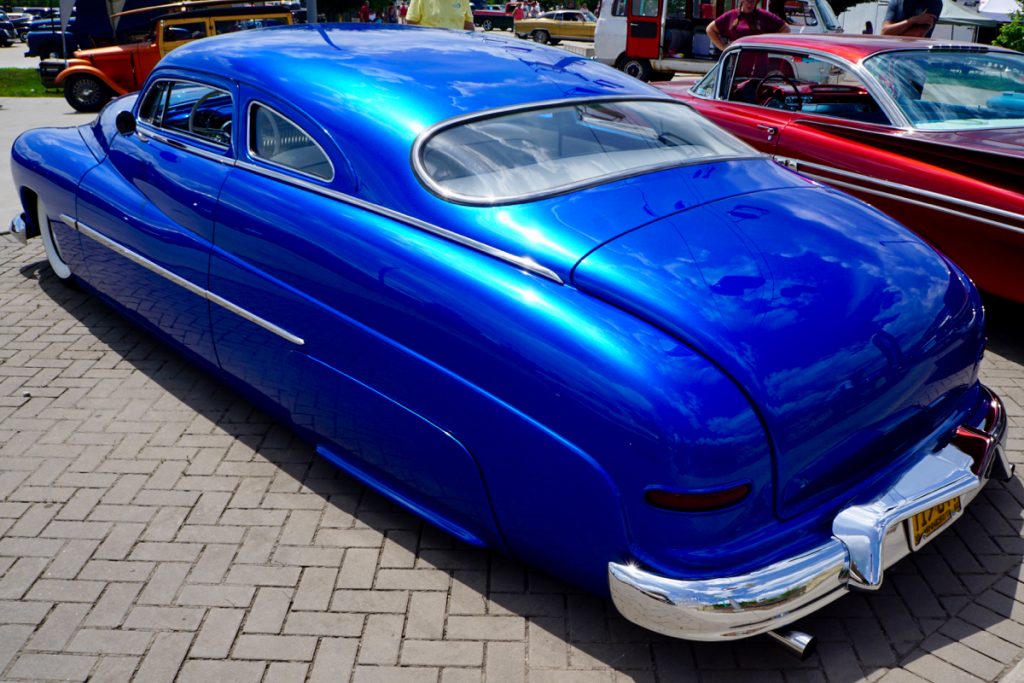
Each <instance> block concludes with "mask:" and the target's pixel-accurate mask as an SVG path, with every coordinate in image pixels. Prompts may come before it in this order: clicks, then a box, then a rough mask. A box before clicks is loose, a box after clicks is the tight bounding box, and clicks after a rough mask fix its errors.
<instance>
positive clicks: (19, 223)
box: [0, 213, 28, 246]
mask: <svg viewBox="0 0 1024 683" xmlns="http://www.w3.org/2000/svg"><path fill="white" fill-rule="evenodd" d="M27 230H28V223H27V222H26V221H25V214H23V213H19V214H18V215H17V216H15V217H14V218H12V219H11V224H10V225H9V226H7V229H6V230H4V231H3V232H2V233H0V234H3V235H7V236H8V237H10V238H11V239H13V240H16V241H17V242H18V243H19V244H21V245H22V246H25V245H26V244H28V233H27V232H26V231H27Z"/></svg>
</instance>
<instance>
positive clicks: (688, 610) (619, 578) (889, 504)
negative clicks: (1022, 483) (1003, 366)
mask: <svg viewBox="0 0 1024 683" xmlns="http://www.w3.org/2000/svg"><path fill="white" fill-rule="evenodd" d="M983 391H985V392H987V393H988V406H989V408H988V413H987V416H986V419H985V423H984V425H982V426H981V428H977V427H970V426H963V427H960V428H959V429H958V430H957V433H956V436H955V437H954V439H953V441H952V442H951V443H950V444H949V445H948V446H946V447H945V448H943V449H941V450H940V451H938V452H936V453H932V454H929V455H927V456H925V457H923V458H921V459H920V460H919V461H918V462H917V463H916V464H914V465H913V466H912V467H911V468H910V469H909V470H907V472H905V473H904V474H903V476H901V477H900V478H899V480H897V481H896V482H895V483H894V484H893V485H892V486H891V487H890V488H889V489H887V490H886V491H884V492H883V493H882V494H881V495H879V496H878V497H876V498H875V499H874V500H872V501H870V502H868V503H864V504H861V505H851V506H850V507H847V508H844V509H843V510H841V511H840V512H839V513H838V514H837V515H836V517H835V519H834V520H833V522H832V538H831V540H829V541H828V542H826V543H824V544H822V545H820V546H818V547H817V548H814V549H813V550H811V551H809V552H807V553H804V554H802V555H798V556H795V557H791V558H787V559H785V560H781V561H779V562H776V563H774V564H771V565H768V566H766V567H763V568H761V569H758V570H755V571H753V572H750V573H748V574H742V575H738V576H730V577H722V578H712V579H703V580H679V579H670V578H666V577H663V576H658V575H656V574H653V573H651V572H648V571H645V570H644V569H641V568H640V567H637V566H635V565H632V564H619V563H616V562H610V563H609V564H608V582H609V585H610V588H611V594H612V601H613V602H614V603H615V607H616V608H617V609H618V610H619V612H621V613H622V615H623V616H624V617H626V618H627V619H629V620H630V621H632V622H634V623H636V624H639V625H640V626H643V627H645V628H647V629H650V630H652V631H656V632H658V633H664V634H666V635H669V636H673V637H676V638H685V639H688V640H734V639H737V638H746V637H748V636H753V635H757V634H760V633H765V632H767V631H773V630H775V629H777V628H780V627H782V626H785V625H786V624H789V623H791V622H794V621H796V620H797V619H800V618H802V617H804V616H806V615H807V614H809V613H811V612H813V611H815V610H818V609H820V608H821V607H824V606H825V605H827V604H828V603H830V602H832V601H833V600H836V599H838V598H840V597H842V596H843V595H845V594H846V592H847V591H849V590H851V589H866V590H877V589H878V588H879V587H880V586H881V585H882V574H883V572H884V571H885V569H886V568H888V567H890V566H892V565H893V564H895V563H896V562H898V561H899V560H901V559H903V558H904V557H906V556H907V555H909V554H910V553H911V552H912V551H913V549H912V546H911V543H910V538H909V531H908V525H909V522H908V521H907V520H909V519H910V518H911V517H913V516H914V515H916V514H918V513H919V512H923V511H925V510H928V509H929V508H932V507H934V506H935V505H938V504H939V503H942V502H944V501H947V500H950V499H952V498H954V497H957V496H959V497H960V502H961V507H960V511H959V512H957V513H956V514H957V516H958V515H959V514H962V510H963V507H966V505H967V504H968V503H969V502H970V501H972V500H973V499H974V497H975V496H977V495H978V493H979V492H980V491H981V488H982V487H983V486H984V485H985V484H986V483H987V482H988V480H989V478H990V477H992V476H995V477H999V478H1001V479H1004V480H1006V479H1009V478H1010V477H1012V476H1013V465H1011V464H1010V463H1009V460H1008V459H1007V457H1006V449H1005V442H1006V413H1005V411H1004V409H1003V404H1002V401H1000V400H999V398H998V397H997V396H996V395H995V394H993V393H992V392H991V391H989V390H988V389H987V388H983ZM946 528H948V527H946ZM933 537H934V535H933V536H928V537H926V538H925V539H923V541H922V542H921V545H923V544H924V543H927V542H928V541H930V540H931V539H932V538H933ZM918 547H920V546H918Z"/></svg>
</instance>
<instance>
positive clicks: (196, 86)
mask: <svg viewBox="0 0 1024 683" xmlns="http://www.w3.org/2000/svg"><path fill="white" fill-rule="evenodd" d="M233 117H234V105H233V104H232V100H231V94H230V93H228V92H227V91H225V90H221V89H219V88H214V87H212V86H209V85H204V84H201V83H194V82H192V81H173V80H161V81H157V82H156V83H154V84H153V85H151V86H150V87H149V90H147V91H146V94H145V96H144V97H143V99H142V106H141V107H140V108H139V119H140V120H141V121H143V122H145V123H148V124H150V125H151V126H153V127H155V128H163V129H165V130H169V131H174V132H176V133H180V134H183V135H186V136H188V137H192V138H197V139H199V140H202V141H204V142H207V143H211V144H214V145H217V146H219V147H230V146H231V129H232V119H233Z"/></svg>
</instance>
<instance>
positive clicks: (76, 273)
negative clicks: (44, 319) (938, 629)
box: [11, 25, 1011, 640]
mask: <svg viewBox="0 0 1024 683" xmlns="http://www.w3.org/2000/svg"><path fill="white" fill-rule="evenodd" d="M395 31H401V34H395V33H393V32H395ZM495 74H498V75H500V77H499V78H495ZM13 175H14V179H15V182H16V184H17V191H18V193H19V196H20V198H21V202H22V205H23V209H24V213H23V214H21V215H20V216H19V217H16V218H15V220H14V221H13V222H12V227H11V231H12V232H13V233H14V234H15V235H16V236H18V237H20V238H22V239H25V238H27V237H32V236H35V235H41V237H42V240H43V243H44V245H45V249H46V254H47V258H48V259H49V262H50V264H51V266H52V267H53V271H54V273H56V275H57V276H58V277H60V278H67V279H73V280H75V281H78V282H80V283H81V284H83V285H84V286H86V287H87V288H88V289H89V290H90V291H92V292H95V294H96V295H98V296H99V297H101V298H103V299H104V300H106V301H108V302H110V303H111V304H112V305H114V306H115V307H117V308H118V309H119V310H121V311H123V312H124V313H126V314H127V315H129V316H130V317H132V318H133V319H134V320H136V321H138V322H139V323H140V324H142V325H144V326H145V327H147V328H148V329H150V330H152V331H155V332H156V333H157V334H158V335H159V336H161V337H162V338H163V339H165V340H166V341H167V342H168V343H170V344H172V345H174V346H175V347H177V348H179V349H180V350H182V351H183V352H184V353H185V354H187V355H188V356H190V357H191V358H192V359H194V361H195V362H197V363H199V364H201V365H203V366H205V367H207V368H209V369H210V370H211V371H212V372H215V373H217V374H218V375H219V376H221V377H222V378H224V379H226V380H227V381H230V382H231V383H233V384H234V385H235V386H238V387H240V388H241V389H242V390H243V391H244V392H246V394H247V395H248V396H249V397H251V398H252V399H254V400H255V401H257V402H259V403H260V404H261V405H262V406H264V407H266V408H269V409H270V410H272V411H273V412H274V413H275V414H276V415H278V416H280V417H281V418H282V419H284V420H287V421H288V422H289V423H290V424H292V425H294V427H295V428H296V429H297V430H298V432H299V433H300V434H302V435H303V436H304V437H305V438H308V439H310V440H311V441H312V442H313V443H315V444H316V448H317V451H318V452H319V453H320V454H321V455H322V456H323V457H325V458H327V459H328V460H330V461H331V462H332V463H335V464H336V465H337V466H339V467H341V468H343V469H344V470H346V471H348V472H349V473H351V474H352V475H354V476H355V477H358V478H359V479H361V480H363V481H365V482H368V483H369V484H370V485H372V486H374V487H376V488H377V489H379V490H381V491H383V492H384V493H386V494H387V495H389V496H391V497H392V498H393V499H394V500H396V501H399V502H400V503H402V504H403V505H405V506H406V507H408V508H409V509H411V510H414V511H415V512H417V513H419V514H420V515H422V516H423V517H425V518H426V519H428V520H430V521H431V522H432V523H434V524H436V525H437V526H439V527H441V528H442V529H444V530H446V531H448V532H450V533H451V534H454V535H455V536H457V537H458V538H460V539H462V540H463V541H465V542H466V543H469V544H475V545H480V546H490V547H492V548H496V549H498V550H500V551H502V552H504V553H508V554H509V555H512V556H514V557H516V558H519V559H520V560H523V561H525V562H528V563H530V564H533V565H536V566H538V567H542V568H544V569H546V570H547V571H550V572H552V573H553V574H556V575H558V576H560V577H563V578H565V579H567V580H569V581H572V582H574V583H576V584H578V585H581V586H584V587H586V588H587V589H590V590H592V591H594V592H597V593H603V594H605V595H610V596H611V597H612V599H613V600H614V602H615V605H616V606H617V607H618V609H619V610H620V611H621V612H622V613H623V614H624V615H625V616H626V617H627V618H629V619H631V620H633V621H635V622H636V623H639V624H641V625H643V626H646V627H648V628H650V629H652V630H655V631H659V632H662V633H667V634H671V635H674V636H679V637H683V638H690V639H699V640H717V639H731V638H740V637H745V636H749V635H754V634H758V633H763V632H768V631H771V630H774V629H776V628H778V627H780V626H782V625H784V624H787V623H789V622H792V621H794V620H796V619H798V618H799V617H801V616H803V615H805V614H807V613H809V612H811V611H813V610H815V609H817V608H819V607H821V606H822V605H825V604H827V603H828V602H830V601H832V600H834V599H836V598H838V597H840V596H841V595H843V594H844V593H845V592H846V591H847V590H849V589H851V588H865V589H874V588H877V587H878V586H879V585H880V584H881V582H882V576H883V571H884V569H885V568H886V567H888V566H890V565H891V564H893V563H894V562H896V561H897V560H899V559H900V558H902V557H904V556H905V555H907V554H908V553H909V552H912V551H913V550H916V549H917V548H919V547H920V546H921V545H923V544H924V543H926V542H928V541H929V540H931V539H932V538H934V537H935V535H936V534H938V533H939V532H940V531H942V530H944V529H945V528H947V525H948V524H949V523H951V522H952V521H954V520H955V519H956V518H957V517H958V515H960V514H961V511H962V510H963V508H964V506H966V505H967V504H968V503H969V502H970V501H971V500H972V498H973V497H974V496H975V495H976V494H977V493H978V491H979V490H980V488H981V487H982V486H983V485H984V484H985V483H986V481H987V480H988V479H989V477H990V476H997V475H998V476H1002V477H1008V476H1009V475H1010V470H1011V468H1010V465H1009V464H1008V463H1007V462H1006V459H1005V455H1004V453H1003V441H1004V439H1005V431H1006V418H1005V416H1004V414H1003V411H1002V405H1001V403H1000V401H999V399H998V398H997V397H996V396H995V395H993V394H992V393H991V392H990V391H989V390H987V389H986V388H985V387H984V386H982V385H981V384H980V383H979V382H978V374H977V373H978V366H979V363H980V361H981V357H982V352H983V347H984V334H983V312H982V306H981V301H980V299H979V296H978V293H977V291H976V289H975V288H974V286H973V285H972V284H971V282H970V281H969V280H968V279H967V277H966V276H965V275H964V274H963V273H962V272H961V271H960V270H959V269H958V268H957V267H956V266H955V265H953V264H952V263H950V262H949V261H948V260H946V259H945V258H944V257H943V256H941V255H939V254H938V253H936V252H935V251H934V250H933V249H931V248H930V247H929V246H927V245H926V244H924V243H923V242H922V241H921V240H920V239H918V238H917V237H915V236H914V235H913V234H912V233H910V232H909V231H908V230H906V229H904V228H903V227H901V226H900V225H898V224H896V223H894V222H893V221H892V220H890V219H888V218H887V217H885V216H884V215H883V214H881V213H879V212H878V211H875V210H874V209H872V208H870V207H869V206H867V205H865V204H863V203H861V202H859V201H857V200H854V199H852V198H850V197H849V196H847V195H845V194H842V193H841V192H838V191H836V190H833V189H830V188H828V187H825V186H822V185H819V184H818V183H815V182H813V181H810V180H808V179H806V178H803V177H801V176H799V175H797V174H795V173H792V172H790V171H789V170H787V169H785V168H783V167H781V166H779V165H777V164H776V163H774V162H773V161H771V160H770V159H768V158H767V157H765V156H763V155H761V154H758V153H756V152H755V151H754V150H752V149H751V148H749V147H747V146H746V145H745V144H744V143H742V142H739V141H738V140H737V139H735V138H733V137H731V136H730V135H728V134H727V133H724V132H723V131H722V130H720V129H719V128H717V127H715V126H714V125H713V124H710V123H709V122H707V121H706V120H704V119H702V118H701V117H700V116H698V115H697V114H696V113H695V112H694V111H693V110H692V109H690V108H689V107H687V106H686V105H684V104H681V103H678V102H676V101H674V100H672V99H670V98H668V97H667V96H665V95H663V94H661V93H659V92H658V91H656V90H654V89H651V88H649V87H648V86H646V85H644V84H643V83H641V82H639V81H637V80H635V79H633V78H631V77H629V76H626V75H624V74H622V73H620V72H618V71H616V70H614V69H611V68H608V67H605V66H602V65H600V64H598V63H595V62H591V61H589V60H585V59H581V58H578V57H575V56H573V55H569V54H567V53H565V52H562V51H559V50H554V49H551V48H546V47H542V46H535V45H530V44H524V43H522V42H521V41H516V40H515V39H507V38H502V37H500V36H492V35H486V36H485V35H483V34H472V33H461V32H451V31H442V30H436V29H421V28H413V27H378V26H364V25H350V26H297V27H291V28H280V29H278V28H275V29H269V30H258V31H252V32H244V33H240V34H233V35H227V36H220V37H215V38H211V39H208V40H203V41H197V42H195V43H192V44H189V45H187V46H184V47H181V48H179V49H177V50H175V51H174V52H172V53H171V54H169V55H168V56H167V57H166V58H165V59H164V60H163V61H162V62H161V63H160V64H159V65H158V67H157V68H156V69H155V70H154V72H153V73H152V75H151V76H150V78H149V80H148V81H147V83H146V85H145V87H144V88H143V89H142V91H141V93H140V94H139V95H138V96H134V95H133V96H127V97H123V98H121V99H118V100H115V101H114V102H112V103H111V104H110V105H109V106H108V107H107V108H106V109H105V110H104V111H103V112H102V113H101V114H100V116H99V117H98V118H97V120H96V121H95V122H94V123H92V124H89V125H85V126H81V127H78V128H65V129H52V128H50V129H39V130H34V131H30V132H27V133H25V134H24V135H22V136H21V137H20V138H19V139H18V140H17V142H16V143H15V145H14V149H13Z"/></svg>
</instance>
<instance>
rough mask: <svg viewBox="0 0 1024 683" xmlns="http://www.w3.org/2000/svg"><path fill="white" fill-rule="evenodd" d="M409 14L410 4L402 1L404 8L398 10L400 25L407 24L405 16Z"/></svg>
mask: <svg viewBox="0 0 1024 683" xmlns="http://www.w3.org/2000/svg"><path fill="white" fill-rule="evenodd" d="M408 13H409V3H407V2H406V1H405V0H402V6H401V7H399V8H398V23H399V24H404V23H406V21H405V15H407V14H408Z"/></svg>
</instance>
